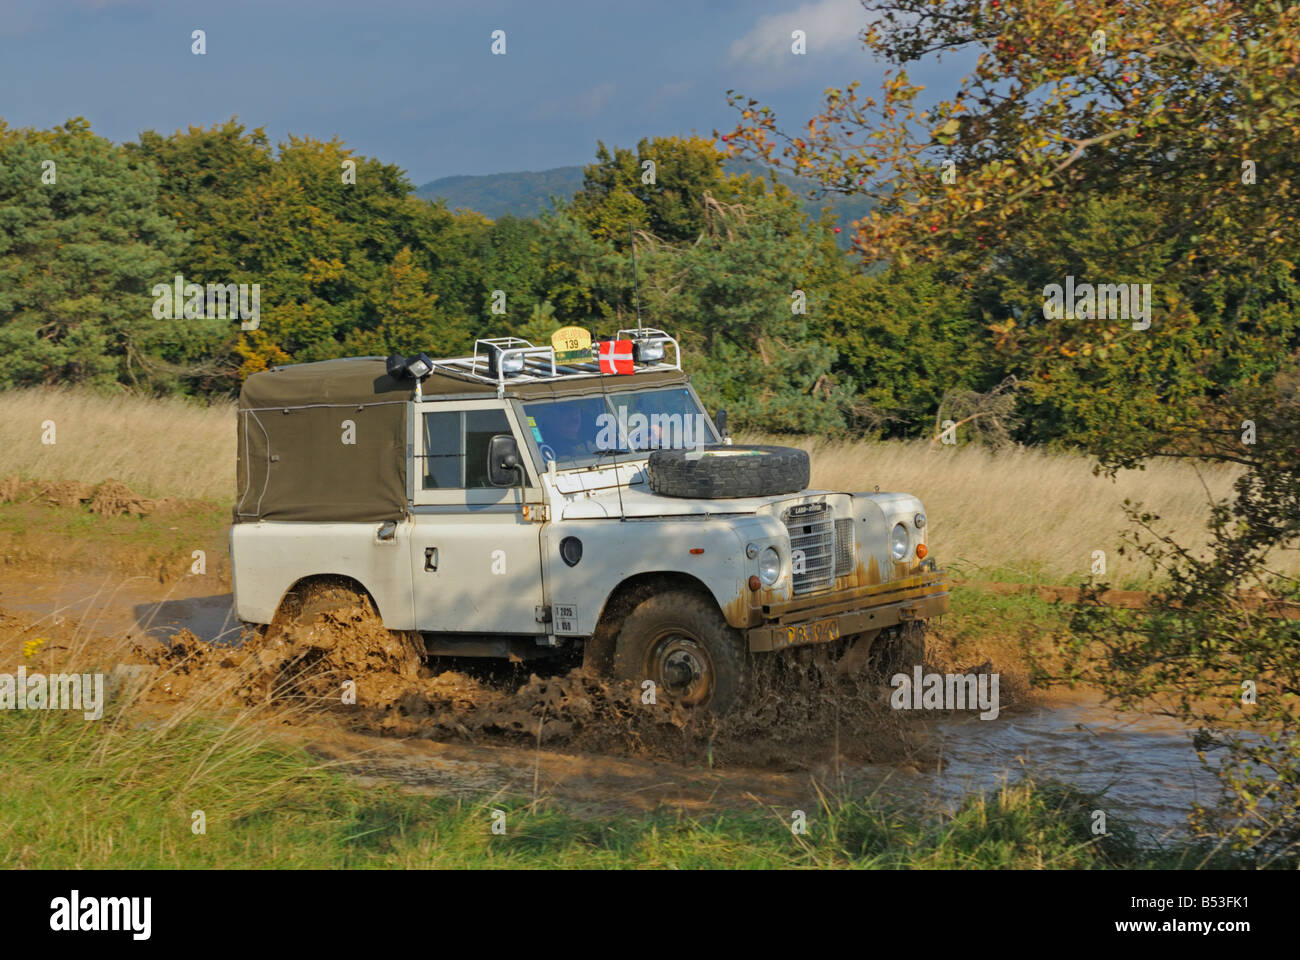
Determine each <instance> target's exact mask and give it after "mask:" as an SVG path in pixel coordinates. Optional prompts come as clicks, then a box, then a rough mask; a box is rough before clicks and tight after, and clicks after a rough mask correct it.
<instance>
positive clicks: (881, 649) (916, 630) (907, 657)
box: [867, 621, 925, 683]
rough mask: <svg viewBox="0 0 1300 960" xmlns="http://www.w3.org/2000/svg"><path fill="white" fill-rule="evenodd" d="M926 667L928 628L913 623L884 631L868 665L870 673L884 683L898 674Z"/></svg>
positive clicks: (877, 639) (921, 624) (873, 648)
mask: <svg viewBox="0 0 1300 960" xmlns="http://www.w3.org/2000/svg"><path fill="white" fill-rule="evenodd" d="M918 664H919V665H920V666H921V667H922V668H924V666H925V624H924V623H918V622H916V621H911V622H909V623H900V624H899V625H898V626H896V627H891V628H890V629H888V630H885V631H884V632H882V633H881V634H880V636H878V637H876V641H875V643H873V644H872V645H871V654H870V657H869V659H868V661H867V670H868V672H869V673H870V674H871V675H872V676H873V677H876V678H877V679H879V680H881V681H882V682H884V683H888V682H889V680H890V678H891V677H893V676H894V675H895V674H899V673H905V674H907V675H908V676H909V677H910V676H911V675H912V670H913V669H914V668H915V667H916V666H917V665H918Z"/></svg>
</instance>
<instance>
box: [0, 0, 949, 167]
mask: <svg viewBox="0 0 1300 960" xmlns="http://www.w3.org/2000/svg"><path fill="white" fill-rule="evenodd" d="M867 16H868V15H867V14H866V12H865V11H863V10H862V8H861V6H860V4H859V3H858V0H808V2H799V0H754V2H744V3H742V2H734V0H717V2H710V3H704V4H701V3H698V2H697V3H689V2H679V0H648V2H620V0H606V2H587V0H555V2H549V3H547V2H538V0H533V2H516V0H509V2H507V0H444V2H424V3H421V2H415V0H350V2H344V0H315V2H307V0H300V2H281V0H258V2H247V0H217V2H213V0H202V2H200V0H193V2H186V0H170V2H168V0H0V116H3V118H4V119H5V120H6V121H7V122H8V123H9V124H10V126H35V127H51V126H54V125H56V124H59V123H62V122H63V121H64V120H66V119H67V118H69V117H72V116H78V115H80V116H84V117H86V118H87V119H88V120H89V121H90V122H91V125H92V127H93V129H94V130H95V131H96V132H97V133H99V134H101V135H103V136H106V137H109V138H111V139H113V140H118V141H122V140H131V139H134V138H135V137H136V136H138V134H139V133H140V131H142V130H148V129H153V130H157V131H158V132H160V133H170V132H172V131H173V130H176V129H180V128H184V127H187V126H189V125H191V124H196V125H202V126H209V125H211V124H213V123H218V122H221V121H224V120H226V119H229V118H230V117H231V116H233V115H238V116H239V118H240V119H241V120H242V121H243V122H244V123H245V124H246V125H248V126H249V127H256V126H264V127H266V130H267V133H268V134H269V135H270V136H271V138H272V140H273V141H277V140H282V139H284V138H285V137H286V135H287V134H289V133H294V134H298V135H310V136H314V137H318V138H321V139H328V138H330V137H331V136H334V135H338V136H339V137H340V138H341V139H343V140H344V141H345V142H346V143H347V144H348V145H349V146H351V147H352V148H354V149H355V150H357V151H358V152H359V153H362V154H364V155H366V156H372V157H377V158H378V159H380V160H382V161H384V162H387V163H395V164H397V165H398V166H400V167H402V168H403V169H405V170H406V171H407V173H408V175H409V176H410V178H411V180H412V181H413V182H415V183H416V184H420V183H424V182H426V181H428V180H432V179H435V178H437V177H442V176H448V175H451V174H462V173H467V174H481V173H496V172H503V171H514V170H541V169H546V168H549V167H556V166H563V165H568V164H579V163H587V162H590V161H591V159H592V157H593V155H594V152H595V147H596V141H597V140H598V139H601V140H604V141H605V142H606V143H607V144H610V145H613V144H618V145H620V146H631V145H634V144H635V142H636V141H637V140H638V139H640V138H641V137H643V136H654V135H668V134H689V133H691V132H692V131H695V132H697V133H701V134H705V135H707V134H710V133H712V131H713V130H714V129H727V128H730V127H731V126H732V125H733V124H734V122H735V115H734V113H733V112H732V111H731V110H730V109H729V108H728V107H727V105H726V91H727V90H728V89H729V88H734V89H737V90H740V91H743V92H745V93H746V94H748V95H750V96H753V97H755V98H756V99H758V100H760V101H761V102H763V103H766V104H770V105H771V106H772V107H773V108H774V109H776V110H777V111H778V117H779V118H780V119H781V120H782V124H783V126H789V127H798V126H801V125H802V124H803V123H805V122H806V120H807V118H808V117H809V116H811V115H812V114H813V113H815V112H816V111H817V110H818V107H819V104H820V102H821V95H822V92H823V91H824V90H825V88H826V87H828V86H844V85H846V84H847V83H849V82H850V81H852V80H859V81H861V82H862V83H863V85H864V87H868V88H870V87H874V86H876V85H878V83H879V80H880V77H881V75H882V73H883V71H884V67H883V66H882V65H880V64H878V63H876V62H874V61H873V60H872V59H871V57H870V56H868V54H867V53H866V52H865V51H863V50H862V47H861V44H860V43H859V41H858V40H857V39H856V34H857V33H858V32H860V31H861V29H862V28H863V27H864V26H865V25H866V23H867ZM795 28H798V29H802V30H804V31H805V33H806V35H807V46H808V50H807V54H806V55H804V56H795V55H793V54H792V53H791V52H790V43H791V41H790V33H791V30H793V29H795ZM195 29H202V30H204V31H205V32H206V43H207V53H206V54H205V55H204V56H195V55H193V54H192V53H191V49H190V48H191V44H192V42H193V41H192V40H191V32H192V31H193V30H195ZM494 30H504V31H505V32H506V54H505V56H494V55H492V53H491V44H492V39H491V34H492V32H493V31H494ZM954 70H956V67H955V66H954V65H953V64H951V63H949V64H945V65H942V66H939V67H931V68H930V69H929V71H928V73H927V72H925V71H921V72H917V71H914V72H913V76H914V77H915V78H917V79H919V80H921V81H922V82H926V83H927V84H929V85H930V86H931V89H932V90H933V91H935V92H939V91H946V90H948V89H950V88H951V87H952V86H953V85H954V83H955V80H956V79H957V73H955V72H954Z"/></svg>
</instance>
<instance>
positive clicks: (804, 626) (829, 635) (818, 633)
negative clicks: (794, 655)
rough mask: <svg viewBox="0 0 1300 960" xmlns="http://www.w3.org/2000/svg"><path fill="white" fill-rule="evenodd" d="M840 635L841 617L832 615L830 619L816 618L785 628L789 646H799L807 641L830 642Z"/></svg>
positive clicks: (786, 640) (786, 643) (786, 641)
mask: <svg viewBox="0 0 1300 960" xmlns="http://www.w3.org/2000/svg"><path fill="white" fill-rule="evenodd" d="M839 635H840V618H839V617H831V618H830V619H829V620H814V621H813V622H812V623H801V624H798V625H797V626H793V627H786V628H785V645H786V646H787V647H793V646H799V645H802V644H805V643H829V642H830V641H831V640H835V639H837V638H838V637H839Z"/></svg>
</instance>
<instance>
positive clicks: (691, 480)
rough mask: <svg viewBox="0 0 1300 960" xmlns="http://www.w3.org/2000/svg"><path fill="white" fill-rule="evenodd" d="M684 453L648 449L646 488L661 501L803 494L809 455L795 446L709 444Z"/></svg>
mask: <svg viewBox="0 0 1300 960" xmlns="http://www.w3.org/2000/svg"><path fill="white" fill-rule="evenodd" d="M751 451H753V452H751ZM692 452H693V451H689V450H653V451H651V453H650V457H649V462H648V463H647V465H646V474H647V476H648V477H649V479H650V489H651V490H653V491H654V492H655V493H659V494H662V495H664V496H666V497H686V498H690V499H695V500H725V499H730V498H734V497H766V496H771V495H773V494H781V493H799V492H800V491H802V490H807V489H808V480H809V477H810V475H811V474H810V466H809V462H808V454H806V453H805V452H804V451H802V450H799V449H797V448H795V447H773V446H747V445H743V444H737V445H736V446H726V445H724V444H709V445H707V446H705V447H704V448H703V450H702V451H694V452H696V453H698V452H702V453H703V454H704V455H703V456H698V457H688V454H690V453H692Z"/></svg>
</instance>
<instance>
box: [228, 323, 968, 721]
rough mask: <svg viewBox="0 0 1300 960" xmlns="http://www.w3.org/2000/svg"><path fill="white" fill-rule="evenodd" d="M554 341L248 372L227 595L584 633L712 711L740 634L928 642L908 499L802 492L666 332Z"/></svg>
mask: <svg viewBox="0 0 1300 960" xmlns="http://www.w3.org/2000/svg"><path fill="white" fill-rule="evenodd" d="M573 330H574V328H568V331H569V332H573ZM577 332H578V333H581V331H577ZM561 333H565V331H561ZM584 341H585V342H584ZM555 344H556V346H547V347H535V346H533V345H532V344H530V343H528V342H526V341H523V340H518V339H514V338H503V339H494V340H481V341H479V342H478V344H477V345H476V349H475V354H474V356H472V357H459V358H452V359H444V360H431V359H429V358H428V357H427V356H425V355H424V354H420V355H419V356H417V357H414V358H410V359H407V358H403V357H400V356H393V357H389V358H387V359H386V360H385V359H384V358H379V357H358V358H351V359H343V360H328V361H323V362H319V363H306V364H298V365H292V366H285V367H278V368H275V369H272V370H268V371H266V372H264V373H259V374H255V375H254V376H251V377H249V378H248V380H247V381H246V383H245V384H244V388H243V391H242V393H241V395H240V401H239V413H238V416H239V422H238V438H239V452H238V458H239V459H238V494H237V503H236V506H235V510H234V520H235V522H234V524H233V526H232V529H231V556H232V562H233V572H234V593H235V607H236V612H237V614H238V616H239V617H240V618H241V619H242V620H244V621H246V622H249V623H252V624H267V623H270V622H271V621H272V620H273V619H274V618H276V616H277V614H278V615H279V616H280V617H281V618H282V619H283V618H307V617H313V616H319V615H320V613H321V611H322V610H323V609H324V607H323V606H322V604H321V602H320V601H319V598H318V594H323V592H325V588H326V587H327V586H328V588H329V591H332V593H333V595H335V596H337V594H338V592H339V591H340V590H342V591H343V592H344V593H350V594H351V596H352V601H353V602H360V603H361V604H362V606H363V607H364V608H366V609H367V610H368V611H370V613H371V614H372V615H375V616H378V617H380V618H382V622H383V625H384V626H385V627H386V628H388V629H390V630H399V631H417V632H418V633H419V635H420V636H421V637H422V639H423V641H424V645H425V649H426V652H427V653H428V654H429V655H430V656H440V655H453V656H483V657H509V658H512V659H517V658H525V659H527V658H532V657H537V656H554V655H558V654H567V655H577V654H579V653H581V655H582V657H583V661H584V664H585V665H586V667H587V668H588V669H591V670H594V671H599V672H603V673H612V674H613V675H616V676H619V677H622V678H626V679H631V680H633V681H636V682H637V683H638V684H644V681H646V680H650V681H653V682H654V683H655V684H657V685H658V687H659V689H661V690H667V691H669V692H670V693H671V694H672V695H673V696H675V697H676V698H678V699H679V700H680V701H682V702H685V703H688V704H691V705H695V706H701V707H708V708H710V709H712V710H715V711H724V710H726V709H728V708H729V707H731V706H732V705H733V704H734V703H735V702H736V701H737V700H738V699H739V698H740V697H742V696H743V694H744V691H745V686H746V682H747V679H748V677H749V675H750V670H749V667H750V664H751V662H752V660H751V657H753V656H765V655H776V652H777V651H782V650H786V649H789V648H792V647H799V646H804V645H809V644H821V645H826V649H828V651H834V652H835V653H836V654H837V655H841V656H844V657H847V658H849V660H848V662H849V663H852V664H857V663H861V664H865V663H866V661H867V659H868V655H869V654H870V656H871V657H872V658H875V657H877V656H878V655H879V653H880V651H881V649H886V650H892V651H893V653H892V654H891V659H898V658H899V657H900V655H901V659H902V660H903V661H907V665H908V666H910V665H911V663H916V662H919V659H918V657H919V650H918V648H917V644H918V642H919V641H920V639H921V637H922V636H923V634H922V630H923V624H924V621H926V620H928V619H929V618H931V617H935V616H938V615H939V614H942V613H943V612H944V611H946V610H947V609H948V593H947V585H946V580H945V577H944V574H943V571H941V570H938V569H936V567H935V563H934V560H933V559H932V558H928V557H927V556H926V552H927V550H926V543H925V536H926V529H925V512H924V509H923V508H922V505H921V503H920V501H919V500H917V499H916V497H913V496H910V495H908V494H902V493H836V492H833V491H826V490H809V489H807V486H808V477H809V465H808V458H807V455H806V454H805V453H804V452H803V451H801V450H794V449H791V448H788V447H745V446H739V445H732V444H731V443H730V440H729V439H728V438H726V437H725V436H724V434H725V417H721V416H720V417H719V421H721V422H717V423H715V421H713V420H711V419H709V418H708V417H707V416H706V415H705V412H704V409H703V407H702V406H701V404H700V401H699V398H698V397H697V396H696V393H695V391H694V389H692V387H691V385H690V381H689V379H688V378H687V376H686V375H685V374H684V373H683V372H682V369H681V361H680V354H679V352H678V347H677V342H676V341H675V340H674V339H673V338H672V337H671V336H669V335H668V334H666V333H664V332H663V331H660V330H655V329H640V328H639V329H636V330H622V331H619V333H618V334H617V336H616V337H615V338H613V339H610V340H608V341H606V342H602V343H598V344H596V345H595V346H594V347H593V346H592V345H591V344H590V338H589V336H588V335H585V334H584V335H582V336H579V337H576V338H575V339H570V340H568V341H564V340H563V339H562V338H560V337H558V335H557V340H556V341H555ZM575 344H576V345H577V349H576V350H573V349H569V350H564V349H561V351H560V353H559V354H558V357H559V359H557V347H561V348H562V347H564V346H566V345H567V346H568V347H570V348H572V347H574V346H575ZM873 644H875V645H876V646H877V649H876V650H875V651H873V650H872V647H873Z"/></svg>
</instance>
